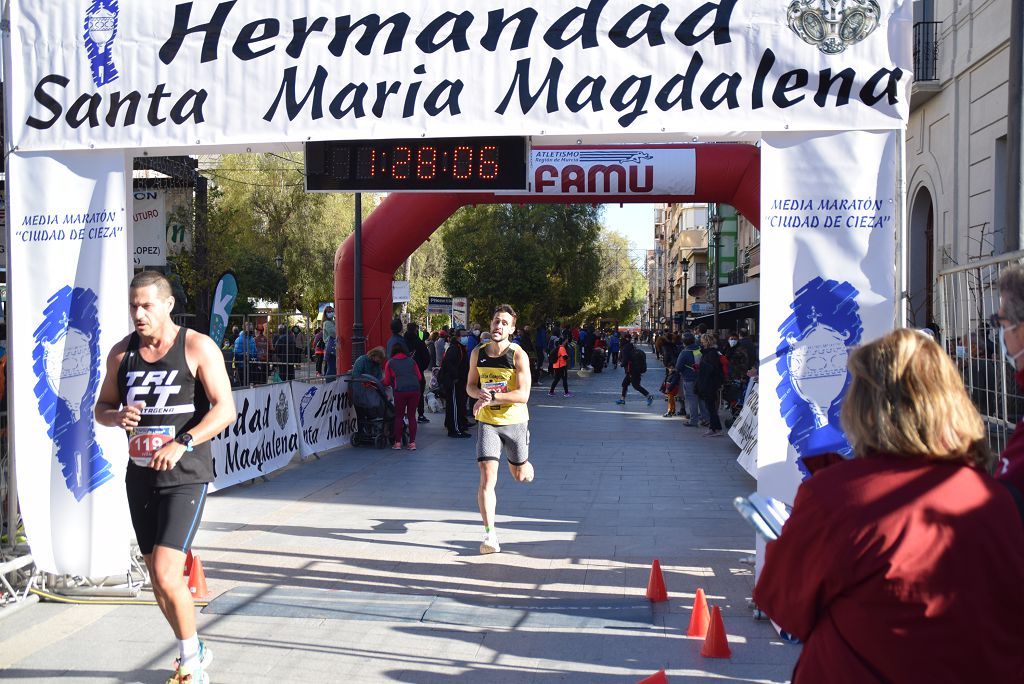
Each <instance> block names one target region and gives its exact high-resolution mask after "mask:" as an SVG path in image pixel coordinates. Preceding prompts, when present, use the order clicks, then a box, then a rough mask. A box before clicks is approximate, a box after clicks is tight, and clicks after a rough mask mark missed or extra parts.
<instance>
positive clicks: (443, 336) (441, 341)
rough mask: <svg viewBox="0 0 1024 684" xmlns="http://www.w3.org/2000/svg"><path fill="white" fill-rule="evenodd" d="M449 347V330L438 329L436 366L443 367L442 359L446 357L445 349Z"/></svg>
mask: <svg viewBox="0 0 1024 684" xmlns="http://www.w3.org/2000/svg"><path fill="white" fill-rule="evenodd" d="M447 348H448V331H447V330H443V329H442V330H439V331H437V339H436V340H434V368H440V367H441V361H442V360H443V359H444V351H445V349H447Z"/></svg>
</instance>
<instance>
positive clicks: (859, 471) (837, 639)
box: [754, 310, 1024, 684]
mask: <svg viewBox="0 0 1024 684" xmlns="http://www.w3.org/2000/svg"><path fill="white" fill-rule="evenodd" d="M1000 315H1008V312H1007V311H1005V310H1004V313H1003V314H1000ZM1022 348H1024V347H1022ZM848 367H849V370H850V375H851V377H852V380H851V383H850V386H849V390H848V392H847V395H846V398H845V399H844V402H843V408H842V416H841V421H842V426H843V429H844V431H845V432H846V435H847V437H848V438H849V440H850V443H851V445H852V446H853V448H854V452H855V454H856V457H855V458H854V459H852V460H841V461H839V462H836V463H834V464H833V465H829V466H827V467H825V468H824V469H820V468H819V469H817V470H818V472H816V473H815V474H814V475H812V476H811V477H810V478H809V479H807V480H805V481H804V482H803V484H801V485H800V488H799V489H798V490H797V494H796V500H795V501H794V503H793V512H792V515H791V516H790V518H789V520H788V521H787V522H786V524H785V526H784V527H783V528H782V534H781V535H780V537H779V539H778V540H776V541H773V542H770V543H769V544H768V546H767V549H766V552H765V564H764V569H763V570H762V572H761V575H760V578H759V579H758V582H757V586H756V587H755V589H754V601H755V602H756V603H757V605H758V607H759V608H760V609H762V610H763V611H765V613H767V615H768V616H770V617H771V618H772V620H774V621H775V622H776V623H778V624H779V626H780V627H781V628H782V629H784V630H785V631H787V632H790V633H792V634H794V635H795V636H797V637H798V638H799V639H800V640H801V641H803V642H804V646H803V651H802V653H801V655H800V660H799V662H798V663H797V666H796V669H795V671H794V673H793V682H794V684H804V683H816V682H837V683H839V684H845V683H847V682H848V683H850V684H853V683H855V682H856V683H858V684H859V683H861V682H1020V681H1022V675H1024V630H1022V629H1021V624H1020V622H1021V617H1020V616H1021V615H1022V614H1024V591H1021V578H1022V577H1024V525H1022V522H1021V516H1022V515H1024V512H1022V511H1020V510H1018V509H1017V507H1016V506H1015V503H1014V500H1013V497H1012V496H1011V493H1010V492H1009V491H1007V489H1006V488H1005V487H1003V486H1001V485H1000V483H998V482H997V481H995V480H994V479H992V478H991V477H989V476H988V475H987V474H986V472H987V471H988V470H989V469H990V468H991V467H992V466H993V465H994V459H993V458H992V457H991V455H990V453H989V451H988V448H987V447H986V444H985V441H986V437H987V435H986V429H985V425H984V423H983V422H982V420H981V416H979V415H978V412H977V410H976V409H975V408H974V407H973V406H972V405H971V402H970V399H969V398H968V396H967V393H966V391H965V390H964V387H963V384H962V382H961V380H960V377H959V375H958V373H957V370H956V368H955V367H954V365H953V362H952V360H951V359H949V358H948V356H946V355H945V354H944V353H943V352H942V349H941V348H940V347H939V346H938V345H937V344H936V343H935V342H934V341H933V340H931V339H930V338H928V337H926V336H925V335H923V334H921V333H919V332H917V331H914V330H906V329H904V330H896V331H894V332H891V333H889V334H888V335H886V336H885V337H883V338H881V339H880V340H877V341H875V342H871V343H868V344H866V345H864V346H862V347H860V348H858V349H855V350H853V351H852V353H851V354H850V358H849V362H848ZM809 465H810V464H809ZM812 470H815V468H813V467H812ZM964 625H971V628H970V629H964Z"/></svg>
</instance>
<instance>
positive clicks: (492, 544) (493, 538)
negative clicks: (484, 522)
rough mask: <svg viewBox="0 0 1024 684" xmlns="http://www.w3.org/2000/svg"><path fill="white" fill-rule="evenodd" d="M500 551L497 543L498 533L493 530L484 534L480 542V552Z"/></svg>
mask: <svg viewBox="0 0 1024 684" xmlns="http://www.w3.org/2000/svg"><path fill="white" fill-rule="evenodd" d="M500 551H501V545H500V544H499V543H498V535H496V534H494V533H493V532H491V533H489V534H486V535H484V540H483V541H482V542H481V543H480V553H482V554H488V553H499V552H500Z"/></svg>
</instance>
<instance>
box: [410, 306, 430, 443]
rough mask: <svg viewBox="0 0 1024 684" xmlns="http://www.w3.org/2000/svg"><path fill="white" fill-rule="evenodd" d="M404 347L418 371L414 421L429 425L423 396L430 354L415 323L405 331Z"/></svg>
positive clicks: (425, 388)
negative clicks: (418, 382) (417, 398)
mask: <svg viewBox="0 0 1024 684" xmlns="http://www.w3.org/2000/svg"><path fill="white" fill-rule="evenodd" d="M405 346H406V349H408V354H409V356H411V357H412V359H413V361H415V362H416V367H417V368H419V369H420V398H419V402H418V403H417V407H416V412H417V414H418V416H417V418H416V421H417V422H419V423H429V422H430V419H429V418H427V416H426V415H424V408H425V407H424V398H423V395H424V394H425V393H426V390H427V380H426V377H427V375H426V373H427V369H428V368H430V352H429V351H428V350H427V344H426V343H425V342H424V341H423V338H422V337H421V336H420V326H418V325H417V324H416V323H409V326H408V327H407V328H406V329H405Z"/></svg>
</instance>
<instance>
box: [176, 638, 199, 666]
mask: <svg viewBox="0 0 1024 684" xmlns="http://www.w3.org/2000/svg"><path fill="white" fill-rule="evenodd" d="M178 660H179V667H184V668H186V669H188V668H191V667H195V666H196V665H198V664H199V635H198V634H193V635H192V636H191V637H190V638H188V639H179V640H178Z"/></svg>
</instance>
